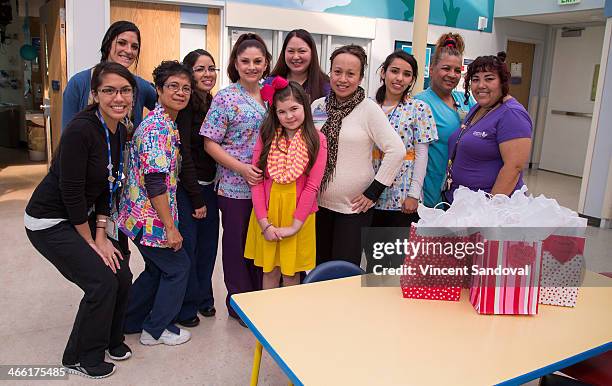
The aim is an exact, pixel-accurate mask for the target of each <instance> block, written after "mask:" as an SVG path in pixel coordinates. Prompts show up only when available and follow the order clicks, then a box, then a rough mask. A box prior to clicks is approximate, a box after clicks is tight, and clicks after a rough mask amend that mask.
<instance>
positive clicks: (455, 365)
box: [231, 272, 612, 385]
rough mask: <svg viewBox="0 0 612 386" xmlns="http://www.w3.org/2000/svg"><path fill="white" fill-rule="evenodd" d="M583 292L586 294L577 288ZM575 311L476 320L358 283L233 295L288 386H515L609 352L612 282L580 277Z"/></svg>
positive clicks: (457, 309)
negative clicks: (283, 375) (582, 279)
mask: <svg viewBox="0 0 612 386" xmlns="http://www.w3.org/2000/svg"><path fill="white" fill-rule="evenodd" d="M587 285H588V286H587ZM585 286H586V287H583V288H581V289H580V291H579V297H578V304H577V306H576V307H575V308H566V307H555V306H543V305H540V307H539V313H538V315H535V316H510V315H479V314H477V313H476V311H474V309H473V308H472V305H471V304H470V303H469V296H468V292H467V290H464V292H463V293H462V294H461V300H460V301H459V302H447V301H433V300H415V299H404V298H402V294H401V290H400V288H398V287H386V288H380V287H379V288H367V287H362V286H361V278H360V277H352V278H346V279H339V280H331V281H326V282H320V283H313V284H306V285H300V286H295V287H287V288H280V289H274V290H267V291H259V292H250V293H244V294H239V295H234V296H233V297H232V299H231V304H232V307H233V308H234V309H235V310H236V311H237V312H238V314H239V315H240V317H241V318H242V319H243V320H244V321H245V322H246V324H247V325H248V326H249V328H250V329H251V331H252V332H253V334H254V335H255V337H256V338H257V339H258V340H259V342H261V344H262V345H263V347H264V348H265V349H266V351H268V353H269V354H270V355H271V356H272V357H273V358H274V359H275V360H276V362H277V363H278V365H279V366H280V367H281V368H282V370H283V371H284V372H285V373H286V374H287V376H288V377H289V379H290V380H291V381H292V382H293V383H294V384H296V385H302V384H303V385H493V384H506V385H516V384H521V383H524V382H528V381H530V380H532V379H536V378H539V377H540V376H543V375H545V374H549V373H551V372H554V371H556V370H559V369H562V368H564V367H567V366H569V365H572V364H574V363H577V362H580V361H582V360H584V359H587V358H589V357H592V356H595V355H598V354H599V353H602V352H605V351H607V350H610V349H612V279H609V278H606V277H604V276H601V275H598V274H594V273H590V272H588V273H587V275H586V278H585Z"/></svg>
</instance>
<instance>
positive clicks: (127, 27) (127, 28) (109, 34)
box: [100, 20, 142, 67]
mask: <svg viewBox="0 0 612 386" xmlns="http://www.w3.org/2000/svg"><path fill="white" fill-rule="evenodd" d="M124 32H134V33H135V34H136V37H137V38H138V45H139V46H141V44H140V30H139V29H138V27H136V24H134V23H132V22H131V21H126V20H119V21H116V22H114V23H113V24H111V26H110V27H108V29H107V30H106V33H105V34H104V37H103V38H102V44H101V45H100V53H101V54H102V56H101V59H100V61H101V62H105V61H107V60H108V55H110V49H111V46H112V45H113V41H114V40H117V36H119V35H121V34H122V33H124ZM141 48H142V47H139V48H138V54H137V55H136V67H138V59H139V58H140V49H141Z"/></svg>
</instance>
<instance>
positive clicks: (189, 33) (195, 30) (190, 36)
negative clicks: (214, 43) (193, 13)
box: [179, 24, 206, 60]
mask: <svg viewBox="0 0 612 386" xmlns="http://www.w3.org/2000/svg"><path fill="white" fill-rule="evenodd" d="M180 44H181V49H180V52H181V53H180V56H179V58H180V59H179V60H183V58H184V57H185V55H187V54H188V53H190V52H191V51H193V50H195V49H198V48H203V49H206V26H203V25H193V24H181V37H180Z"/></svg>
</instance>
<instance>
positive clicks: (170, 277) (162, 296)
mask: <svg viewBox="0 0 612 386" xmlns="http://www.w3.org/2000/svg"><path fill="white" fill-rule="evenodd" d="M141 237H142V232H141V233H140V234H139V235H138V236H137V237H136V239H135V240H134V244H136V246H137V247H138V250H139V251H140V254H141V255H142V257H143V259H144V262H145V269H144V271H143V272H142V273H141V274H140V276H138V279H136V281H134V284H132V289H131V290H130V296H129V301H128V309H127V314H126V317H125V332H126V333H128V334H129V333H135V332H140V331H142V330H145V331H147V332H148V333H149V334H151V335H152V336H153V338H155V339H159V337H160V336H161V334H162V333H163V332H164V330H166V329H167V330H169V331H171V332H174V333H178V332H179V329H178V327H176V326H175V325H174V324H173V322H174V320H175V318H176V315H177V314H178V312H179V310H180V308H181V304H182V303H183V297H184V296H185V289H186V288H187V280H188V278H189V266H190V265H191V263H190V261H189V256H187V253H186V252H185V249H184V248H181V249H179V250H178V251H176V252H175V251H174V250H173V249H170V248H155V247H146V246H144V245H141V244H140V238H141Z"/></svg>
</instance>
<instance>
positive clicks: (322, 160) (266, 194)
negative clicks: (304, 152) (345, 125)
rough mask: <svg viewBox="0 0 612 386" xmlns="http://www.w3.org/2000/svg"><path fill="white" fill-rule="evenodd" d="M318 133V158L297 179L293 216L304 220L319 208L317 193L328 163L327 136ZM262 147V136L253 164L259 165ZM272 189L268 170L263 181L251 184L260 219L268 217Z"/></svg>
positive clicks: (258, 139) (256, 145) (254, 206)
mask: <svg viewBox="0 0 612 386" xmlns="http://www.w3.org/2000/svg"><path fill="white" fill-rule="evenodd" d="M318 133H319V141H320V146H319V154H317V159H316V160H315V163H314V164H313V166H312V169H311V170H310V173H308V174H306V173H304V174H302V175H301V176H300V177H298V179H297V180H296V181H295V189H296V200H297V202H296V207H295V213H294V214H293V217H294V218H296V219H298V220H300V221H302V222H304V221H306V218H307V217H308V215H310V214H311V213H314V212H316V211H317V210H318V209H319V207H318V206H317V195H318V193H319V187H320V186H321V180H322V179H323V172H324V171H325V165H326V164H327V138H326V137H325V135H324V134H323V133H321V132H318ZM262 147H263V143H262V142H261V137H258V138H257V143H256V144H255V148H254V149H253V162H252V163H253V165H257V163H258V162H259V157H260V156H261V150H262ZM271 190H272V178H270V174H269V173H268V171H267V170H266V171H265V173H264V179H263V182H260V183H259V184H257V185H254V186H251V193H252V196H253V209H254V210H255V217H257V219H258V220H261V219H262V218H264V217H268V207H269V202H270V191H271Z"/></svg>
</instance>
